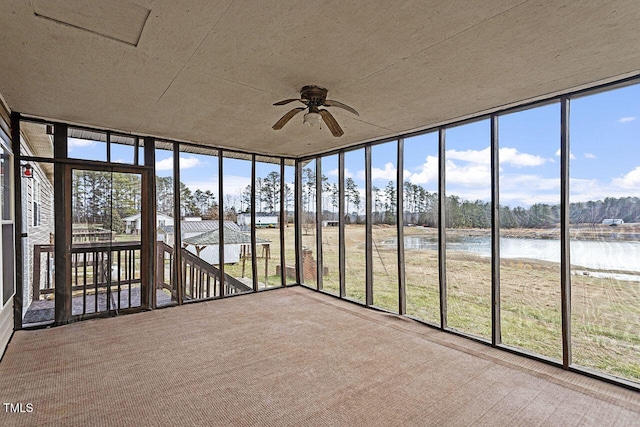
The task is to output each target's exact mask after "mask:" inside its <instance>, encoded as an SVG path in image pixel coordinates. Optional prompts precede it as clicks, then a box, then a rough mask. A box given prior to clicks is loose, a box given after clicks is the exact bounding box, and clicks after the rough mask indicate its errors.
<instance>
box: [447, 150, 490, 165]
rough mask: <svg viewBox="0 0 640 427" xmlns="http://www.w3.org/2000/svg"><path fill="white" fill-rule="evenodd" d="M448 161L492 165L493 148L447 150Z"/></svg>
mask: <svg viewBox="0 0 640 427" xmlns="http://www.w3.org/2000/svg"><path fill="white" fill-rule="evenodd" d="M445 158H446V159H447V160H462V161H465V162H469V163H479V164H487V165H488V164H490V163H491V148H490V147H487V148H485V149H483V150H465V151H458V150H447V152H446V154H445Z"/></svg>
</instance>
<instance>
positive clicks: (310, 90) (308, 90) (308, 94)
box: [300, 85, 328, 107]
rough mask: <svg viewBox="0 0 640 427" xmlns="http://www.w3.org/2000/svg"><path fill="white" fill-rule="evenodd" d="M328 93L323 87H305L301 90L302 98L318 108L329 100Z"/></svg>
mask: <svg viewBox="0 0 640 427" xmlns="http://www.w3.org/2000/svg"><path fill="white" fill-rule="evenodd" d="M327 92H328V91H327V89H325V88H323V87H321V86H315V85H310V86H304V87H303V88H302V89H300V98H302V99H307V100H309V104H310V105H315V106H316V107H318V106H320V105H323V104H324V101H325V100H326V99H327Z"/></svg>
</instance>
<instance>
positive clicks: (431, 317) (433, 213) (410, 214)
mask: <svg viewBox="0 0 640 427" xmlns="http://www.w3.org/2000/svg"><path fill="white" fill-rule="evenodd" d="M404 168H405V172H404V248H405V257H404V258H405V275H406V278H405V283H406V290H407V314H408V315H410V316H415V317H417V318H419V319H422V320H425V321H427V322H430V323H435V324H439V323H440V284H439V283H440V282H439V276H438V211H439V208H438V134H437V133H428V134H426V135H420V136H416V137H413V138H407V139H405V141H404Z"/></svg>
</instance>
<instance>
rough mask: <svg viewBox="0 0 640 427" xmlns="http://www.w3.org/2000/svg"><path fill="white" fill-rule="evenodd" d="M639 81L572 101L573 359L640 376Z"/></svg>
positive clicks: (618, 373)
mask: <svg viewBox="0 0 640 427" xmlns="http://www.w3.org/2000/svg"><path fill="white" fill-rule="evenodd" d="M639 111H640V85H634V86H629V87H625V88H621V89H616V90H611V91H609V92H603V93H600V94H596V95H591V96H584V97H581V98H578V99H575V100H572V101H571V129H570V130H571V133H570V134H571V156H570V164H571V166H570V168H569V171H570V174H571V181H570V202H571V204H570V207H569V211H570V217H571V219H570V220H571V226H570V239H571V251H570V255H571V312H572V313H571V314H572V316H571V319H572V320H571V334H572V336H571V342H572V346H573V347H572V352H573V363H574V364H576V365H581V366H584V367H587V368H592V369H596V370H599V371H603V372H605V373H607V374H611V375H615V376H618V377H622V378H625V379H628V380H631V381H635V382H640V351H639V350H638V349H639V346H640V341H639V339H638V336H639V335H638V331H640V312H639V310H638V307H640V261H639V260H640V227H639V225H638V224H639V223H640V143H639V141H640V122H639V121H638V120H637V117H638V112H639Z"/></svg>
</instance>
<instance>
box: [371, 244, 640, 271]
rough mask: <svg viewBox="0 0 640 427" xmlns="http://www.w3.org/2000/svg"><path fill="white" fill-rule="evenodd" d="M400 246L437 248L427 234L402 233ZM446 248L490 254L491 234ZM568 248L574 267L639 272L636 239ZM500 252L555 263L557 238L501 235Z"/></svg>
mask: <svg viewBox="0 0 640 427" xmlns="http://www.w3.org/2000/svg"><path fill="white" fill-rule="evenodd" d="M384 243H385V244H388V245H390V246H395V245H396V240H395V239H391V240H387V241H385V242H384ZM404 247H405V249H419V250H438V243H437V241H435V240H433V239H432V238H430V237H428V236H405V242H404ZM447 251H462V252H471V253H474V254H478V255H482V256H491V238H490V237H488V236H487V237H463V238H461V239H459V240H457V241H452V242H448V243H447ZM570 251H571V252H570V253H571V264H572V266H573V267H574V268H575V267H584V268H589V269H595V270H601V271H611V270H620V271H626V272H640V242H626V241H624V242H616V241H584V240H573V241H571V248H570ZM500 256H501V257H502V258H529V259H535V260H540V261H549V262H557V263H559V262H560V241H559V240H546V239H525V238H514V237H502V238H501V239H500ZM627 280H628V279H627Z"/></svg>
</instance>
